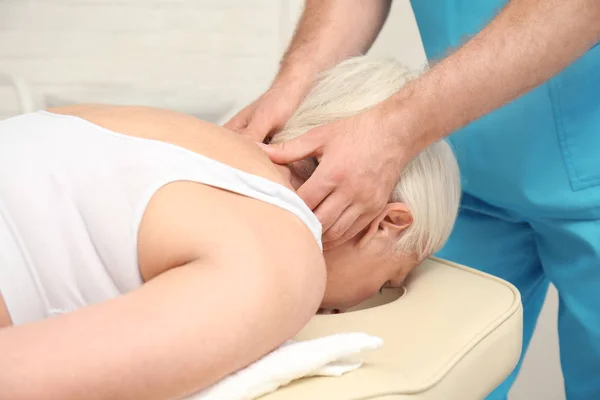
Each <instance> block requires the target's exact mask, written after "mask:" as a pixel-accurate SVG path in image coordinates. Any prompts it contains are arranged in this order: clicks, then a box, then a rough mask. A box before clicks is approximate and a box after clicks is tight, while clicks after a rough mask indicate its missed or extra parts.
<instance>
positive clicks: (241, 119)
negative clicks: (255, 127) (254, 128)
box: [223, 103, 256, 133]
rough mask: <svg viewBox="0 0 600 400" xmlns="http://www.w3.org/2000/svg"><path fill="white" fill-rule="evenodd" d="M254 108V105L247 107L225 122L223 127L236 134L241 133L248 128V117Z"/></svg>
mask: <svg viewBox="0 0 600 400" xmlns="http://www.w3.org/2000/svg"><path fill="white" fill-rule="evenodd" d="M255 107H256V105H255V103H252V104H249V105H247V106H246V107H244V108H243V109H241V110H240V111H239V112H238V113H237V114H235V115H234V116H233V117H231V119H230V120H229V121H227V122H226V123H225V125H223V127H224V128H226V129H229V130H231V131H234V132H237V133H242V132H243V131H244V129H246V127H247V126H248V121H249V120H250V116H251V115H252V113H253V112H254V109H255Z"/></svg>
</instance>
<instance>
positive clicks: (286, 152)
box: [262, 133, 323, 164]
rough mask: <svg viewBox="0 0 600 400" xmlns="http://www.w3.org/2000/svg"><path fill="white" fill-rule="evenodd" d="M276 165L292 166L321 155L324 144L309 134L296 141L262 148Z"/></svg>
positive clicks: (292, 140)
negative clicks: (294, 163) (297, 162)
mask: <svg viewBox="0 0 600 400" xmlns="http://www.w3.org/2000/svg"><path fill="white" fill-rule="evenodd" d="M262 148H263V149H264V151H265V152H266V153H267V155H268V156H269V158H270V159H271V161H273V162H274V163H275V164H290V163H293V162H295V161H300V160H303V159H305V158H308V157H315V156H319V155H321V154H320V153H321V150H322V148H323V144H322V143H321V142H320V141H319V140H317V138H316V137H314V136H313V135H310V133H307V134H305V135H302V136H300V137H297V138H295V139H291V140H287V141H285V142H281V143H275V144H269V145H267V146H262Z"/></svg>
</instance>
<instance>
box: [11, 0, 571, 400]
mask: <svg viewBox="0 0 600 400" xmlns="http://www.w3.org/2000/svg"><path fill="white" fill-rule="evenodd" d="M301 5H302V1H300V0H280V1H271V0H252V1H247V0H0V74H1V73H2V72H5V73H6V72H8V73H11V74H18V75H20V76H22V77H23V78H24V79H25V80H26V81H27V82H28V83H29V85H30V87H31V90H32V93H33V97H34V101H35V106H36V107H41V106H44V105H60V104H67V103H80V102H108V103H116V104H145V105H153V106H159V107H166V108H172V109H177V110H180V111H184V112H188V113H191V114H195V115H198V116H201V117H204V118H206V119H208V120H213V121H216V120H220V119H222V116H223V115H224V114H230V113H231V112H232V108H235V107H236V106H237V107H239V106H240V105H241V104H244V103H245V102H246V101H249V100H250V99H252V98H253V97H254V96H257V95H258V94H259V93H260V92H261V90H263V89H264V88H265V87H266V86H267V85H268V84H269V82H270V80H271V78H272V77H273V74H274V73H275V71H276V68H277V63H278V60H279V57H280V55H281V52H282V50H283V46H284V45H285V43H286V42H287V39H288V37H289V35H290V34H291V32H292V31H293V27H294V20H295V18H296V17H297V15H298V11H299V10H300V8H301ZM372 53H375V54H379V55H389V56H393V57H396V58H398V59H400V60H403V61H404V62H405V63H406V64H407V65H408V66H410V67H413V68H420V67H421V66H422V65H424V64H425V62H426V60H425V56H424V53H423V48H422V46H421V42H420V39H419V35H418V31H417V29H416V25H415V22H414V18H413V15H412V12H411V9H410V5H409V4H408V1H407V0H396V1H395V2H394V5H393V9H392V13H391V16H390V19H389V21H388V23H387V24H386V26H385V28H384V32H383V33H382V35H381V36H380V37H379V38H378V39H377V41H376V43H375V45H374V47H373V50H372ZM0 85H1V82H0ZM17 112H18V108H17V106H16V102H15V101H14V96H13V94H12V93H11V92H10V91H9V89H7V88H6V87H2V86H0V119H1V118H2V117H6V116H9V115H13V114H15V113H17ZM556 314H557V313H556V292H555V291H554V290H551V291H550V294H549V297H548V301H547V304H546V307H545V309H544V311H543V312H542V316H541V318H540V323H539V329H538V331H537V332H536V335H535V338H534V340H533V343H532V345H531V351H530V354H528V356H527V358H526V360H525V364H524V368H523V370H522V373H521V375H520V377H519V379H518V382H517V383H516V385H515V387H514V389H513V392H512V396H511V399H512V400H537V399H540V400H542V399H543V400H561V399H564V395H563V394H562V392H563V388H562V379H561V374H560V369H559V367H558V353H557V339H556Z"/></svg>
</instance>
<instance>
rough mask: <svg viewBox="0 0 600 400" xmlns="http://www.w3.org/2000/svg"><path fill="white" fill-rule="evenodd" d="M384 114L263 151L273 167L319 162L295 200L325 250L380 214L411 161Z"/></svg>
mask: <svg viewBox="0 0 600 400" xmlns="http://www.w3.org/2000/svg"><path fill="white" fill-rule="evenodd" d="M385 114H386V112H385V109H384V107H382V106H381V105H380V106H378V107H374V108H372V109H370V110H368V111H366V112H363V113H361V114H357V115H355V116H352V117H350V118H346V119H342V120H338V121H336V122H333V123H330V124H328V125H323V126H320V127H318V128H315V129H312V130H311V131H309V132H307V133H305V134H304V135H302V136H300V137H298V138H296V139H293V140H289V141H286V142H283V143H279V144H274V145H269V146H265V151H266V152H267V154H268V155H269V157H270V158H271V160H272V161H273V162H275V163H277V164H287V163H291V162H294V161H298V160H302V159H305V158H307V157H317V159H318V160H319V165H318V166H317V168H316V170H315V171H314V173H313V174H312V176H311V177H310V178H309V179H308V180H307V181H306V182H305V183H304V185H302V186H301V187H300V188H299V189H298V195H299V196H300V197H301V198H302V199H303V200H304V201H305V202H306V203H307V205H308V206H309V207H310V208H311V209H312V210H313V211H314V213H315V214H316V216H317V217H318V219H319V220H320V221H321V224H322V225H323V233H324V235H323V242H324V243H325V244H326V247H328V248H331V247H334V246H336V245H337V244H339V243H342V242H344V241H346V240H348V239H350V238H352V237H354V236H355V235H356V234H358V233H359V232H360V231H362V230H363V229H364V228H365V227H366V226H367V225H368V224H369V223H370V222H371V221H372V220H373V219H374V218H375V217H376V216H377V215H378V214H379V213H380V212H381V211H382V210H383V208H384V207H385V205H386V204H387V203H388V200H389V198H390V195H391V193H392V190H393V188H394V186H395V185H396V183H397V182H398V179H399V177H400V174H401V172H402V168H403V167H404V165H405V164H406V163H407V161H408V160H409V159H410V156H411V153H412V152H411V151H410V148H411V147H412V145H410V146H407V145H405V144H403V143H402V142H403V141H405V139H404V138H405V137H406V135H403V134H402V132H398V130H399V129H398V128H397V127H396V128H394V127H392V124H391V123H390V121H389V118H386V116H385ZM393 125H395V126H398V124H397V123H394V124H393Z"/></svg>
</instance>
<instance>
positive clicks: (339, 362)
mask: <svg viewBox="0 0 600 400" xmlns="http://www.w3.org/2000/svg"><path fill="white" fill-rule="evenodd" d="M382 344H383V340H381V339H380V338H378V337H375V336H370V335H367V334H366V333H340V334H335V335H330V336H325V337H321V338H318V339H312V340H306V341H291V340H290V341H288V342H286V343H284V344H283V345H281V346H280V347H278V348H277V349H275V350H274V351H272V352H271V353H269V354H267V355H266V356H264V357H263V358H261V359H260V360H258V361H256V362H254V363H253V364H250V365H249V366H248V367H246V368H244V369H241V370H239V371H237V372H235V373H233V374H231V375H229V376H227V377H225V378H224V379H222V380H220V381H219V382H217V383H215V384H214V385H212V386H210V387H209V388H207V389H205V390H203V391H202V392H199V393H197V394H195V395H193V396H191V397H188V400H253V399H256V398H257V397H260V396H263V395H265V394H267V393H270V392H273V391H275V390H276V389H277V388H279V387H281V386H283V385H287V384H288V383H290V382H291V381H293V380H296V379H300V378H303V377H308V376H341V375H342V374H345V373H346V372H348V371H352V370H354V369H357V368H359V367H360V366H361V365H362V363H363V358H362V357H361V354H360V353H363V352H364V351H365V350H374V349H377V348H379V347H380V346H381V345H382Z"/></svg>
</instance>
